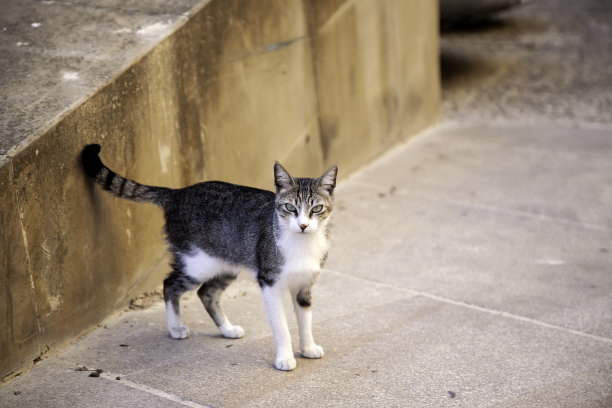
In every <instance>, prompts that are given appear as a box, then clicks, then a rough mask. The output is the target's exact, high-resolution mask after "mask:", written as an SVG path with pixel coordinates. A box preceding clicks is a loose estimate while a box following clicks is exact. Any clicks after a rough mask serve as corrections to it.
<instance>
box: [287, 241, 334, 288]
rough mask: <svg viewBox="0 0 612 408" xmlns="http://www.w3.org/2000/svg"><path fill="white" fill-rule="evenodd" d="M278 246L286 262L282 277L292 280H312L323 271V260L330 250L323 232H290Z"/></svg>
mask: <svg viewBox="0 0 612 408" xmlns="http://www.w3.org/2000/svg"><path fill="white" fill-rule="evenodd" d="M278 244H279V248H280V250H281V252H282V254H283V258H284V260H285V262H284V264H283V268H282V275H283V277H284V278H289V279H291V280H295V279H297V280H302V279H305V280H311V279H312V277H313V275H316V274H318V273H319V271H320V270H321V260H322V259H323V258H324V257H325V255H326V254H327V251H328V249H329V242H328V239H327V237H326V236H325V234H324V233H322V232H313V233H310V234H304V233H295V232H288V233H287V234H286V235H284V236H283V237H282V238H281V239H280V240H279V243H278Z"/></svg>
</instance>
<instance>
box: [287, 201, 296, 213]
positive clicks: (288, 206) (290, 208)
mask: <svg viewBox="0 0 612 408" xmlns="http://www.w3.org/2000/svg"><path fill="white" fill-rule="evenodd" d="M285 210H287V211H289V212H297V210H296V209H295V207H294V206H293V205H291V204H289V203H287V204H285Z"/></svg>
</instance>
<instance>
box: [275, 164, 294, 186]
mask: <svg viewBox="0 0 612 408" xmlns="http://www.w3.org/2000/svg"><path fill="white" fill-rule="evenodd" d="M293 183H294V182H293V178H292V177H291V176H290V175H289V173H288V172H287V170H285V168H284V167H283V166H281V164H280V163H279V162H276V163H274V186H275V187H276V193H279V192H280V191H281V190H285V189H287V188H289V187H291V186H293Z"/></svg>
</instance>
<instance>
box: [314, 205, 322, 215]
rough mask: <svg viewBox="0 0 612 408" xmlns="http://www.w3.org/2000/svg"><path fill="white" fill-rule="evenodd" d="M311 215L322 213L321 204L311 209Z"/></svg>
mask: <svg viewBox="0 0 612 408" xmlns="http://www.w3.org/2000/svg"><path fill="white" fill-rule="evenodd" d="M311 211H312V212H313V214H317V213H320V212H321V211H323V206H322V205H321V204H319V205H315V206H314V207H312V210H311Z"/></svg>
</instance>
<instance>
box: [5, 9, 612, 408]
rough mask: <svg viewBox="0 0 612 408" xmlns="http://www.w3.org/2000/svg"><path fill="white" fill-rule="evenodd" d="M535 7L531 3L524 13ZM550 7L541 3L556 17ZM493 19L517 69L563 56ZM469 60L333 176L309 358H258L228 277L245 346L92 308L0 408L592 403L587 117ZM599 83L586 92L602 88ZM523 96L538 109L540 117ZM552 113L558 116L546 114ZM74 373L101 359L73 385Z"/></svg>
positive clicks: (603, 313)
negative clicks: (440, 112) (315, 352)
mask: <svg viewBox="0 0 612 408" xmlns="http://www.w3.org/2000/svg"><path fill="white" fill-rule="evenodd" d="M570 3H571V2H570ZM537 4H549V5H550V3H549V2H534V3H533V6H529V7H536V5H537ZM564 4H565V3H564ZM588 4H590V5H593V4H594V3H588ZM588 4H587V6H588ZM598 4H600V5H603V3H601V2H600V3H598ZM570 5H571V4H569V3H568V7H565V8H564V7H558V8H557V9H555V10H556V11H555V13H561V10H562V9H565V10H567V11H568V12H574V9H573V8H572V7H570ZM538 7H540V6H538ZM587 9H588V7H587ZM529 10H540V9H533V8H532V9H529V8H528V7H525V8H524V9H516V10H515V11H513V12H512V13H510V14H508V15H504V16H505V17H503V16H502V17H500V18H501V21H502V23H503V21H504V18H508V19H509V20H510V21H515V22H518V21H520V20H521V18H522V17H520V16H526V17H525V19H527V20H530V19H532V18H536V17H534V16H533V15H530V14H528V13H529ZM593 10H595V11H594V13H595V14H597V13H605V10H602V9H601V7H600V9H593V8H592V7H591V11H592V12H593ZM515 13H516V14H515ZM538 13H539V12H538ZM538 15H539V16H540V17H538V18H543V17H541V16H542V15H543V14H538ZM565 18H566V20H565V21H567V19H568V17H565ZM593 18H594V19H595V20H597V19H598V17H596V16H595V17H593ZM543 24H544V25H545V26H546V24H548V23H543ZM511 27H513V30H516V32H515V34H516V35H524V36H525V37H522V39H521V40H520V41H519V42H518V43H519V45H518V48H519V54H521V55H522V58H525V59H526V60H529V61H530V62H531V66H538V64H539V63H541V62H542V60H540V59H539V58H540V57H541V58H543V61H544V62H546V61H548V60H549V58H553V54H555V55H556V58H557V60H558V61H560V60H562V59H563V58H564V56H565V53H564V48H563V47H561V46H557V47H553V48H550V50H551V52H550V53H549V54H547V55H544V56H542V55H541V53H540V52H537V50H536V51H534V52H532V53H529V52H527V50H526V49H522V48H521V46H520V43H521V42H522V41H527V40H529V39H533V35H535V36H536V38H535V39H536V40H537V39H538V38H540V37H538V34H537V33H536V34H534V33H533V32H530V31H529V30H527V31H526V32H525V31H524V29H525V26H524V25H521V24H512V25H511ZM569 27H573V29H575V30H578V27H577V25H570V26H569ZM598 27H599V28H601V27H602V25H599V26H598ZM481 28H482V27H481ZM587 29H590V28H587ZM568 31H569V34H571V30H569V29H568ZM456 35H459V37H456V38H455V39H456V40H457V41H459V42H461V44H462V45H461V46H463V47H469V44H470V43H473V41H474V39H475V38H479V39H478V41H477V42H476V43H475V44H476V45H475V46H474V47H473V48H469V49H470V50H472V51H471V52H476V51H474V50H476V48H477V47H476V46H481V47H483V49H489V48H491V49H494V48H495V46H494V45H492V44H489V43H487V41H491V42H493V43H495V42H496V41H497V40H496V38H497V37H496V36H495V35H494V34H493V35H491V36H488V34H487V30H484V31H481V32H480V33H479V36H478V37H473V35H474V33H463V34H456ZM576 36H578V34H574V35H569V38H570V39H571V38H576ZM578 37H579V38H582V37H580V36H578ZM487 38H488V39H489V40H487ZM511 38H514V39H513V40H511ZM546 38H547V39H551V38H553V37H546ZM554 38H560V39H559V41H563V36H561V37H554ZM515 39H516V37H508V40H507V42H506V43H504V44H505V45H506V46H507V47H510V44H511V43H512V42H513V41H514V40H515ZM540 39H541V38H540ZM600 40H601V41H602V42H603V43H604V44H605V43H606V41H608V39H607V38H603V37H602V38H600ZM445 41H446V40H444V39H443V43H444V42H445ZM555 41H557V40H555ZM482 43H484V45H483V44H482ZM446 44H448V43H446ZM445 46H446V45H445V44H443V48H444V47H445ZM461 46H458V49H457V50H456V52H460V49H461ZM568 52H569V55H570V56H571V55H572V49H571V48H570V49H569V51H568ZM602 54H603V53H602ZM593 56H594V57H595V56H597V55H596V54H593ZM465 58H466V59H470V56H469V55H468V56H466V57H465ZM601 58H602V60H604V61H605V59H606V58H607V56H605V55H602V56H601ZM461 60H462V61H463V56H461ZM479 61H481V59H479V58H475V59H474V60H470V62H469V64H467V65H466V64H460V66H455V68H466V67H467V68H466V69H462V70H459V72H454V73H453V74H452V75H451V74H449V73H448V72H446V73H445V77H446V80H447V81H446V83H444V82H443V86H444V88H443V91H444V94H445V95H446V99H445V100H444V104H445V105H444V106H445V110H444V121H445V123H444V124H443V125H442V126H441V127H439V128H436V129H434V130H432V131H428V132H426V133H424V134H422V135H420V136H419V137H418V138H417V139H416V140H415V141H413V142H411V143H408V144H406V145H403V146H401V147H400V148H397V149H395V150H393V151H392V152H390V153H389V154H388V155H386V156H384V157H383V158H381V159H380V160H378V161H376V162H374V163H372V165H370V166H367V167H365V168H364V169H362V170H361V171H360V172H358V173H357V174H355V175H354V176H353V177H351V178H349V179H348V180H345V181H343V182H342V183H341V184H340V186H339V187H338V191H337V199H338V205H337V207H336V211H337V212H336V214H335V217H334V224H335V230H334V246H333V250H332V253H331V256H330V259H329V263H328V265H327V269H326V270H325V271H324V273H323V274H322V276H321V279H320V281H319V282H318V284H317V286H315V291H314V298H315V302H314V320H315V322H314V335H315V339H316V340H317V341H318V342H319V343H320V344H321V345H322V346H323V347H324V348H325V350H326V355H325V356H324V357H323V359H321V360H306V359H298V367H297V369H296V370H295V371H293V372H290V373H282V372H278V371H276V370H275V369H274V368H273V358H274V355H273V345H272V337H271V335H270V333H269V329H268V327H267V323H266V321H265V315H264V312H263V307H262V302H261V299H260V296H259V294H258V289H257V286H256V285H255V284H254V283H253V282H252V281H251V280H249V279H248V277H246V276H243V277H241V278H240V279H239V281H237V282H236V283H235V284H233V285H232V286H230V288H229V289H228V292H227V295H226V296H225V297H224V299H223V301H224V303H225V305H226V306H227V309H228V314H229V315H230V317H231V318H232V319H233V320H234V321H235V322H236V323H238V324H241V325H243V326H244V327H245V329H246V332H247V335H246V337H245V338H243V339H240V340H237V341H230V340H227V339H223V338H221V337H219V336H218V334H217V333H216V329H215V328H214V325H213V324H212V322H211V321H210V319H209V318H208V317H207V316H205V314H204V311H203V308H202V306H201V305H200V304H199V300H197V298H196V297H195V296H193V295H192V296H191V298H190V299H189V300H188V301H187V302H185V307H184V314H185V320H186V322H187V324H189V325H190V326H191V329H192V332H193V337H192V338H190V339H189V340H186V341H181V342H178V341H174V340H172V339H170V338H169V337H168V335H167V334H166V332H165V328H164V320H165V319H164V311H163V305H162V304H161V302H158V303H157V304H156V305H154V306H153V307H152V308H150V309H147V310H145V311H132V312H128V313H124V314H122V315H121V316H118V317H117V318H115V319H111V320H110V321H108V322H107V324H106V326H105V327H101V328H99V329H98V330H97V331H96V332H94V333H92V334H91V335H88V336H87V337H85V338H83V339H82V340H80V341H79V342H77V343H76V344H74V345H73V346H72V347H70V348H68V349H67V350H66V351H65V352H63V353H61V354H59V355H57V356H55V357H53V358H49V359H46V360H44V361H42V362H40V363H39V364H37V365H36V366H35V367H34V368H33V369H32V370H31V371H30V372H29V373H26V374H24V375H22V376H20V377H18V378H16V379H14V380H12V381H11V382H9V383H8V384H5V385H3V386H1V387H0V404H4V406H14V405H17V404H23V406H63V405H66V403H68V404H70V403H74V404H82V405H93V404H96V405H98V406H115V405H116V404H117V401H121V404H122V405H125V406H160V407H161V406H175V405H176V404H181V405H183V406H185V405H186V406H271V405H272V406H289V405H308V406H415V407H423V406H436V407H444V406H449V407H450V406H463V407H475V406H478V407H481V406H484V407H487V406H490V407H499V406H505V407H575V406H580V407H609V406H611V405H612V386H611V385H610V384H612V336H611V333H612V319H611V312H610V310H612V308H611V307H610V300H609V298H610V296H609V294H610V293H611V292H612V278H611V276H612V248H610V242H612V229H611V226H610V215H609V212H608V211H606V208H609V207H610V205H611V204H612V200H611V198H610V192H611V191H612V183H611V180H610V174H612V162H611V161H610V160H607V157H609V153H610V152H611V151H612V129H611V128H610V123H609V121H608V119H607V112H606V111H598V110H597V109H596V108H594V107H591V106H590V105H588V104H587V103H586V102H581V103H578V104H573V103H572V102H573V101H576V98H578V96H574V95H573V92H570V91H569V88H567V87H564V86H562V85H567V84H566V83H564V82H561V83H560V86H553V85H554V84H555V82H554V81H553V83H552V85H551V86H548V87H546V88H544V89H541V88H537V87H536V88H535V89H534V88H533V87H532V86H533V83H532V82H529V81H527V82H525V83H523V82H520V81H519V80H518V79H515V78H514V77H513V76H512V75H510V73H511V72H514V73H516V72H518V71H503V72H505V73H506V74H507V76H503V75H501V76H494V77H488V76H487V75H481V76H479V75H477V73H478V72H481V73H482V72H486V68H487V66H488V65H487V62H486V61H485V62H484V63H483V65H484V66H485V68H484V70H479V69H480V68H482V67H481V66H479ZM568 61H569V62H570V63H572V61H573V62H574V63H575V62H576V60H572V59H571V58H569V59H568ZM447 68H448V67H447ZM599 68H601V67H595V70H594V71H593V76H591V77H583V76H580V77H579V78H580V80H583V81H584V82H585V83H586V85H585V86H586V87H587V89H591V91H592V92H594V90H593V89H594V88H592V85H589V84H588V81H589V78H592V79H593V80H594V81H599V80H600V79H601V77H602V76H605V73H603V71H602V70H598V69H599ZM576 69H577V70H580V69H581V68H579V67H577V68H576ZM563 72H572V67H571V66H567V67H563ZM554 75H556V74H555V73H551V74H550V76H552V77H553V78H557V79H558V78H559V77H555V76H554ZM449 78H452V81H451V82H449V81H448V80H449ZM443 79H444V77H443ZM462 81H463V82H462ZM514 81H517V82H514ZM576 81H578V80H577V79H576ZM572 83H574V84H575V83H576V82H572ZM462 84H463V85H462ZM509 84H510V85H509ZM514 86H516V88H513V87H514ZM508 87H509V88H508ZM520 90H524V92H522V93H521V92H519V91H520ZM575 90H576V91H577V90H578V88H576V89H575ZM506 91H507V92H511V93H512V92H514V95H516V96H517V97H516V98H512V99H510V100H507V101H506V103H505V104H504V105H503V110H502V109H501V108H500V105H499V104H497V103H496V101H497V100H499V98H500V97H503V95H505V93H504V92H506ZM538 91H539V92H538ZM600 91H601V92H599V93H597V95H600V96H601V98H604V99H605V98H606V97H607V96H606V95H607V92H608V88H606V87H601V90H600ZM556 93H558V94H556ZM534 94H535V95H534ZM555 95H556V96H557V99H555ZM494 96H498V98H493V97H494ZM568 98H569V99H568ZM534 101H536V102H534ZM538 101H557V102H555V104H554V105H553V108H551V109H548V110H544V109H540V107H541V105H540V104H539V102H538ZM566 102H568V103H567V104H566ZM531 104H533V106H532V105H531ZM561 105H562V106H561ZM532 108H533V109H532ZM561 109H566V110H567V109H569V111H570V112H572V114H571V115H568V116H567V117H566V116H563V115H557V114H556V113H555V112H557V111H560V110H561ZM572 109H573V110H572ZM519 112H520V113H521V115H519ZM585 112H586V113H585ZM523 114H524V120H521V123H517V120H518V119H522V118H523V116H522V115H523ZM487 115H489V116H487ZM489 119H490V120H489ZM291 327H292V333H293V334H294V335H295V334H296V330H295V323H293V322H292V323H291ZM122 345H124V346H122ZM77 365H86V366H88V367H90V368H101V369H103V370H106V371H105V373H103V375H102V377H101V378H90V377H88V376H87V375H88V373H87V372H81V371H75V370H74V368H75V367H76V366H77ZM117 377H119V378H120V379H119V380H117V379H116V378H117ZM15 392H19V393H18V394H17V395H15ZM142 398H147V399H148V400H146V401H145V400H143V399H142ZM177 406H178V405H177Z"/></svg>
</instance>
